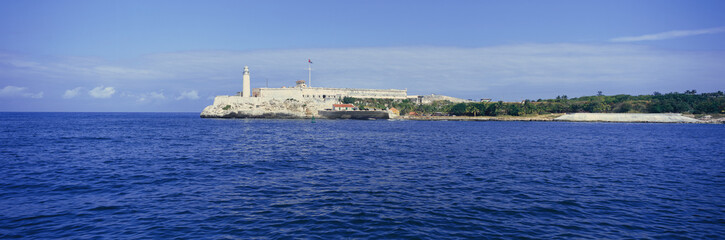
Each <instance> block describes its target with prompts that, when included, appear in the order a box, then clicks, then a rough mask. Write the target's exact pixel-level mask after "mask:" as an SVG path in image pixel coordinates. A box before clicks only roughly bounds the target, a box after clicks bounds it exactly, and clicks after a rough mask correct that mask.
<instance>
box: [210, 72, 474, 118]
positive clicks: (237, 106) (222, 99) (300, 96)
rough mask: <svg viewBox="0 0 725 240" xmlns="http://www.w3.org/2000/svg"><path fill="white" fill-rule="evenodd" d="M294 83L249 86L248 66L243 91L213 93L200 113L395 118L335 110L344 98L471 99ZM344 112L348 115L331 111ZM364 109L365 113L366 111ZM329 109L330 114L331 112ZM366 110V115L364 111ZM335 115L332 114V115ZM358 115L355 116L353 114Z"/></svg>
mask: <svg viewBox="0 0 725 240" xmlns="http://www.w3.org/2000/svg"><path fill="white" fill-rule="evenodd" d="M295 83H296V84H295V86H292V87H281V88H255V89H251V88H250V84H251V77H250V72H249V67H247V66H245V67H244V71H243V75H242V91H241V92H238V93H237V94H236V95H230V96H216V97H215V98H214V103H213V104H212V105H209V106H207V107H206V108H204V110H203V111H202V112H201V117H203V118H313V117H314V118H360V119H367V118H368V116H369V117H370V118H395V117H397V116H398V112H397V111H395V109H389V108H386V107H381V108H365V107H355V106H352V107H350V109H335V107H334V105H335V104H343V101H344V100H345V99H383V100H389V101H399V102H403V101H405V102H414V103H417V104H426V103H431V102H435V101H447V102H452V103H466V102H471V101H469V100H464V99H460V98H454V97H449V96H442V95H435V94H431V95H425V96H418V95H408V91H407V90H403V89H361V88H325V87H311V86H308V85H307V84H306V82H305V81H304V80H299V81H296V82H295ZM334 111H346V112H349V114H345V113H342V114H334ZM365 111H367V112H365ZM331 112H332V113H331ZM366 113H369V114H366ZM331 116H334V117H331ZM356 116H357V117H356Z"/></svg>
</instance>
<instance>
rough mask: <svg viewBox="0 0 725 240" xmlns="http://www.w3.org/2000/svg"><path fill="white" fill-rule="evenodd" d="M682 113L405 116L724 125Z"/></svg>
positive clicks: (724, 120)
mask: <svg viewBox="0 0 725 240" xmlns="http://www.w3.org/2000/svg"><path fill="white" fill-rule="evenodd" d="M694 117H695V116H694V115H683V114H680V113H661V114H659V113H570V114H544V115H531V116H498V117H491V116H477V117H472V116H404V117H402V118H403V119H408V120H415V121H522V122H530V121H537V122H553V121H562V122H615V123H616V122H618V123H709V124H723V123H725V117H720V118H718V117H712V116H710V115H705V116H701V117H699V118H694Z"/></svg>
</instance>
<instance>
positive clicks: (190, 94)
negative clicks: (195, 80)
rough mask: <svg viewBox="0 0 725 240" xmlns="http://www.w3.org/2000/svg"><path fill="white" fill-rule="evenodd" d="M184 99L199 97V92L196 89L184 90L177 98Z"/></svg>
mask: <svg viewBox="0 0 725 240" xmlns="http://www.w3.org/2000/svg"><path fill="white" fill-rule="evenodd" d="M182 99H191V100H196V99H199V92H198V91H196V90H191V91H184V92H182V93H181V95H180V96H179V97H177V98H176V100H182Z"/></svg>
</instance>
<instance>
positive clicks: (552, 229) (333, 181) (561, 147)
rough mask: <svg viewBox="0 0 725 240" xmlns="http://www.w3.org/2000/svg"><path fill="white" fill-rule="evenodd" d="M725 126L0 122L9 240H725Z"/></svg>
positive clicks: (44, 118) (141, 116)
mask: <svg viewBox="0 0 725 240" xmlns="http://www.w3.org/2000/svg"><path fill="white" fill-rule="evenodd" d="M724 136H725V125H704V124H642V123H633V124H626V123H625V124H623V123H617V124H614V123H567V122H424V121H381V120H379V121H355V120H317V121H316V123H311V122H310V121H309V120H244V119H202V118H199V115H198V114H196V113H0V161H1V162H0V163H1V164H2V167H0V238H4V239H5V238H22V239H36V238H71V239H88V238H107V239H171V238H181V239H249V238H273V239H278V238H285V239H286V238H293V239H298V238H313V239H339V238H363V239H368V238H372V239H390V238H393V239H399V238H404V239H408V238H414V239H487V238H490V239H498V238H534V239H551V238H557V239H561V238H607V239H613V238H614V239H618V238H665V239H669V238H681V239H708V238H712V239H717V238H722V236H725V144H724V143H723V137H724Z"/></svg>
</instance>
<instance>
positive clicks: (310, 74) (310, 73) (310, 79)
mask: <svg viewBox="0 0 725 240" xmlns="http://www.w3.org/2000/svg"><path fill="white" fill-rule="evenodd" d="M307 71H308V74H309V76H308V77H307V87H312V61H310V60H309V59H307Z"/></svg>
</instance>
